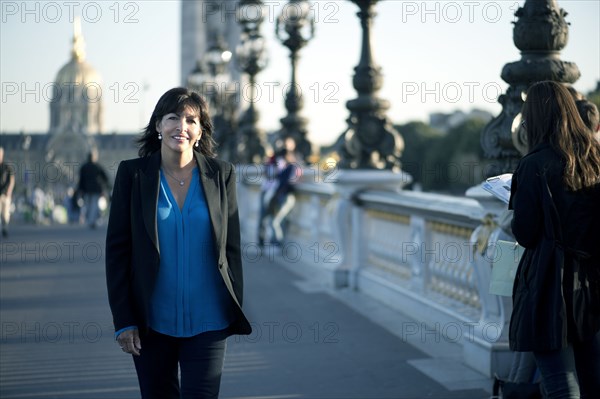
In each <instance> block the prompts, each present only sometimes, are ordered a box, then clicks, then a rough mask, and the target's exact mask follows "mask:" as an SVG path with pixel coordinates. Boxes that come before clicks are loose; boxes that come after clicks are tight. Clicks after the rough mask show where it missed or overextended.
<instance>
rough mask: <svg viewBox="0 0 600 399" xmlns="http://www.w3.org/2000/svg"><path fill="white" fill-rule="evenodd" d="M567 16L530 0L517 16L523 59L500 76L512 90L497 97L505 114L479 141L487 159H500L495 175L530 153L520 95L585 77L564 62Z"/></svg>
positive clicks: (548, 2)
mask: <svg viewBox="0 0 600 399" xmlns="http://www.w3.org/2000/svg"><path fill="white" fill-rule="evenodd" d="M566 15H567V13H566V12H565V11H564V10H563V9H562V8H558V5H557V4H556V0H526V1H525V4H524V5H523V7H521V8H519V9H518V10H517V11H516V12H515V16H516V17H517V18H518V20H517V22H515V27H514V30H513V41H514V43H515V46H517V48H518V49H519V50H521V59H520V60H519V61H516V62H511V63H508V64H506V65H505V66H504V68H503V69H502V74H501V77H502V79H503V80H504V81H505V82H506V83H508V84H509V85H510V86H509V87H508V89H507V90H506V94H503V95H501V96H500V97H499V98H498V102H499V103H500V104H502V112H501V113H500V115H498V116H497V117H496V118H494V119H492V121H491V122H490V123H489V124H488V125H487V126H486V127H485V129H484V131H483V134H482V136H481V146H482V147H483V151H484V153H485V155H486V157H488V158H494V159H498V160H499V164H498V165H497V169H496V170H492V171H490V172H491V174H499V173H503V172H512V171H513V170H514V168H515V167H516V164H517V162H518V160H519V158H521V156H522V154H524V153H525V152H526V151H527V143H526V139H525V134H524V131H523V129H521V128H520V124H519V121H520V112H521V107H522V105H523V96H522V94H523V93H525V92H526V91H527V89H528V88H529V86H531V85H532V84H533V83H535V82H539V81H542V80H553V81H556V82H560V83H568V84H571V83H574V82H575V81H576V80H577V79H579V76H580V75H581V74H580V72H579V68H577V65H575V64H574V63H572V62H566V61H562V60H561V59H560V50H562V49H563V48H564V47H565V46H566V45H567V41H568V37H569V26H568V23H567V22H566V21H565V16H566Z"/></svg>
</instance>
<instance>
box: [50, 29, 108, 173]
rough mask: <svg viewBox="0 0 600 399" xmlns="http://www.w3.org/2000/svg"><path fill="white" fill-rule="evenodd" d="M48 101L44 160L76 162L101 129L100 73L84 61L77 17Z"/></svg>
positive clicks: (91, 144) (86, 151)
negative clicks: (66, 56)
mask: <svg viewBox="0 0 600 399" xmlns="http://www.w3.org/2000/svg"><path fill="white" fill-rule="evenodd" d="M52 87H53V93H52V100H51V101H50V128H49V130H48V134H49V135H50V137H49V138H48V141H47V143H46V161H47V162H54V163H55V164H57V165H64V164H65V163H69V164H72V163H79V162H82V161H83V160H84V159H85V158H84V157H85V154H87V153H88V152H90V150H91V149H92V148H96V143H95V141H94V138H93V136H92V135H96V134H100V133H102V86H101V80H100V75H99V74H98V73H97V72H96V70H95V69H94V68H93V67H92V66H91V65H90V64H89V63H87V62H86V61H85V41H84V39H83V35H82V34H81V25H80V21H79V19H76V20H75V24H74V29H73V47H72V49H71V59H70V60H69V62H67V63H66V64H65V65H64V66H63V67H62V68H60V70H59V71H58V73H57V74H56V79H55V80H54V84H53V86H52Z"/></svg>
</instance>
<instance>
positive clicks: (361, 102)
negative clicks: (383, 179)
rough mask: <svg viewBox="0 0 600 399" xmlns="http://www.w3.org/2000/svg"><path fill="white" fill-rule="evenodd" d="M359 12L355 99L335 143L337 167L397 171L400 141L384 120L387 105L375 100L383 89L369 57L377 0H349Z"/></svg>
mask: <svg viewBox="0 0 600 399" xmlns="http://www.w3.org/2000/svg"><path fill="white" fill-rule="evenodd" d="M351 1H352V2H353V3H355V4H356V5H357V6H358V7H359V8H360V11H359V12H358V14H357V15H358V17H359V18H360V23H361V26H362V50H361V56H360V62H359V63H358V66H357V67H356V68H354V71H355V74H354V78H353V80H352V83H353V85H354V88H355V89H356V91H357V92H358V97H357V98H356V99H354V100H350V101H348V102H347V103H346V107H347V108H348V110H349V111H350V117H349V118H348V128H347V129H346V131H345V132H344V133H343V134H342V137H340V139H339V141H338V145H337V146H338V151H339V153H340V158H341V159H340V163H339V166H340V167H341V168H344V169H390V170H393V171H399V170H400V154H401V152H402V150H403V148H404V141H403V140H402V137H401V136H400V134H399V133H398V132H397V131H396V130H395V129H394V128H393V126H392V124H391V123H390V122H389V121H388V119H387V117H386V116H385V111H386V110H387V109H389V107H390V105H389V102H388V101H386V100H382V99H380V98H378V97H376V95H375V93H377V91H379V89H380V88H381V87H382V85H383V79H382V75H381V68H380V67H378V66H376V64H375V62H374V61H373V56H372V53H371V23H372V20H373V17H374V16H375V11H374V10H373V7H374V6H375V4H376V3H377V1H378V0H351Z"/></svg>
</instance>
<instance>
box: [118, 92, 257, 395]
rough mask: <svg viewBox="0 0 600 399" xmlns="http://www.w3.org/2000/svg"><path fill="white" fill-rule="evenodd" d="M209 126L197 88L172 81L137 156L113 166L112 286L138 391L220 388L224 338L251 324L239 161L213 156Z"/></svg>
mask: <svg viewBox="0 0 600 399" xmlns="http://www.w3.org/2000/svg"><path fill="white" fill-rule="evenodd" d="M212 129H213V128H212V123H211V120H210V117H209V113H208V106H207V104H206V101H205V100H204V99H203V98H201V97H200V96H199V95H198V94H197V93H195V92H193V91H190V90H188V89H186V88H174V89H171V90H169V91H167V92H166V93H164V94H163V95H162V97H161V98H160V99H159V100H158V103H157V104H156V107H155V108H154V111H153V113H152V116H151V117H150V121H149V123H148V125H147V127H146V128H145V130H144V132H143V134H142V136H141V138H140V139H139V144H140V149H139V156H140V157H139V158H137V159H133V160H127V161H123V162H121V163H120V165H119V168H118V171H117V175H116V179H115V184H114V190H113V195H112V204H111V210H110V217H109V222H108V231H107V236H106V279H107V286H108V296H109V303H110V307H111V311H112V314H113V320H114V326H115V330H116V333H115V335H116V340H117V342H118V343H119V345H120V346H121V349H122V350H123V351H124V352H126V353H129V354H132V355H133V360H134V364H135V368H136V371H137V376H138V381H139V384H140V390H141V393H142V397H143V398H144V399H148V398H157V399H158V398H160V399H170V398H173V399H175V398H217V397H218V394H219V388H220V381H221V373H222V369H223V362H224V355H225V348H226V338H227V337H228V336H230V335H232V334H249V333H250V332H251V327H250V323H249V322H248V320H247V318H246V316H245V315H244V313H243V311H242V296H243V286H244V284H243V275H242V256H241V244H240V225H239V217H238V207H237V199H236V177H235V168H234V166H233V165H232V164H230V163H227V162H223V161H221V160H218V159H217V158H215V154H214V141H213V138H212V133H213V130H212ZM178 367H179V370H180V375H181V378H179V377H178Z"/></svg>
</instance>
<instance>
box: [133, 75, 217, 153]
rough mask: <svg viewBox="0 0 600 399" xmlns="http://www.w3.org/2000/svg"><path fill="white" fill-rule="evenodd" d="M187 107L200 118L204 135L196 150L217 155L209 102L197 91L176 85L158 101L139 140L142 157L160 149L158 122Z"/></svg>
mask: <svg viewBox="0 0 600 399" xmlns="http://www.w3.org/2000/svg"><path fill="white" fill-rule="evenodd" d="M185 108H190V109H192V110H193V111H194V112H195V113H196V114H197V115H198V119H199V120H200V129H201V131H202V135H201V136H200V142H199V145H198V147H196V146H194V151H198V152H200V153H201V154H203V155H205V156H207V157H214V156H215V146H216V143H215V141H214V139H213V137H212V134H213V125H212V122H211V120H210V116H209V114H208V104H207V103H206V101H205V100H204V99H203V98H202V97H201V96H200V95H199V94H198V93H196V92H195V91H192V90H190V89H187V88H185V87H176V88H174V89H171V90H169V91H167V92H166V93H165V94H163V95H162V96H161V97H160V99H159V100H158V103H156V107H154V111H153V112H152V116H151V117H150V122H148V126H146V128H145V129H144V130H143V131H142V135H141V137H140V138H139V139H138V140H137V143H138V145H139V146H140V149H139V151H138V155H139V156H140V157H147V156H149V155H152V154H153V153H155V152H156V151H158V150H160V140H159V139H158V131H156V123H157V122H160V120H161V119H162V117H163V116H165V115H167V114H170V113H176V114H180V113H181V112H183V110H184V109H185Z"/></svg>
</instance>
